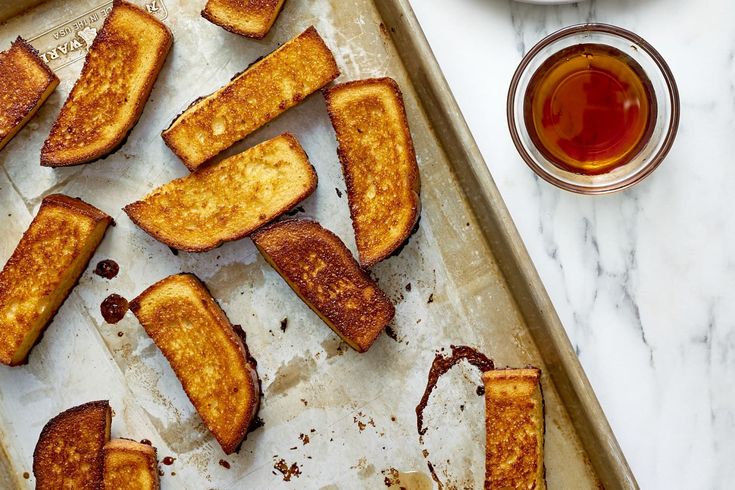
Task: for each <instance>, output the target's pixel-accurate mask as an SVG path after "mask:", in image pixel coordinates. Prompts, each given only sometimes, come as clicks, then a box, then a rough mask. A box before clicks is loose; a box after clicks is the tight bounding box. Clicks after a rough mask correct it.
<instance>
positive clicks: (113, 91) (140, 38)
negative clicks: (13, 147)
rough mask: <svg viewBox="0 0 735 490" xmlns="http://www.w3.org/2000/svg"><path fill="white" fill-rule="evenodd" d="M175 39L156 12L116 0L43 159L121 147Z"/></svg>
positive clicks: (94, 155)
mask: <svg viewBox="0 0 735 490" xmlns="http://www.w3.org/2000/svg"><path fill="white" fill-rule="evenodd" d="M172 43H173V36H172V35H171V32H170V31H169V30H168V28H167V27H166V26H165V25H163V23H161V22H160V21H159V20H158V19H156V18H155V17H154V16H153V15H151V14H149V13H147V12H145V11H144V10H143V9H141V8H139V7H136V6H134V5H131V4H129V3H127V2H124V1H122V0H115V2H114V4H113V9H112V12H110V15H109V16H108V17H107V19H106V20H105V23H104V25H103V26H102V29H101V30H100V32H99V34H97V37H96V38H95V40H94V42H93V43H92V46H91V48H90V49H89V53H88V54H87V59H86V60H85V62H84V68H82V73H81V75H80V76H79V79H78V80H77V82H76V84H75V85H74V88H72V90H71V93H70V94H69V97H68V98H67V99H66V102H65V103H64V106H63V107H62V108H61V112H60V113H59V116H58V118H57V119H56V122H55V123H54V125H53V127H52V128H51V134H49V136H48V138H47V139H46V142H45V143H44V145H43V149H42V150H41V165H44V166H48V167H62V166H67V165H79V164H82V163H89V162H91V161H94V160H97V159H98V158H100V157H103V156H105V155H107V154H109V153H111V152H112V151H114V150H116V149H117V148H118V147H119V146H120V145H121V144H122V143H123V141H124V140H125V137H126V136H127V135H128V133H129V132H130V131H131V130H132V129H133V126H135V123H136V122H138V118H139V117H140V115H141V113H142V112H143V108H144V107H145V103H146V102H147V100H148V96H149V95H150V93H151V90H152V88H153V84H154V82H155V81H156V78H157V77H158V73H159V71H160V70H161V67H162V66H163V62H164V61H165V60H166V55H167V54H168V52H169V49H170V48H171V44H172Z"/></svg>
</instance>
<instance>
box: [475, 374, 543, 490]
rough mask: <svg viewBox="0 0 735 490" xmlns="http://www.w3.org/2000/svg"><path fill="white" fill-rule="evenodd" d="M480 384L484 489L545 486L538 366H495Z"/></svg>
mask: <svg viewBox="0 0 735 490" xmlns="http://www.w3.org/2000/svg"><path fill="white" fill-rule="evenodd" d="M482 381H483V382H484V384H485V414H486V418H485V423H486V437H487V439H486V445H487V449H486V454H485V489H486V490H498V489H505V488H523V489H534V490H544V489H545V488H546V481H545V479H544V400H543V396H542V393H541V371H540V370H538V369H536V368H525V369H496V370H493V371H486V372H484V373H483V374H482Z"/></svg>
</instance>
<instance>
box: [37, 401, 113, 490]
mask: <svg viewBox="0 0 735 490" xmlns="http://www.w3.org/2000/svg"><path fill="white" fill-rule="evenodd" d="M111 417H112V413H111V410H110V404H109V403H108V402H107V400H100V401H94V402H89V403H85V404H83V405H79V406H77V407H74V408H70V409H69V410H66V411H65V412H62V413H60V414H59V415H57V416H56V417H54V418H52V419H51V420H49V422H48V423H47V424H46V426H45V427H44V428H43V430H42V431H41V435H40V436H39V438H38V443H36V449H35V451H33V475H34V476H35V477H36V489H37V490H59V489H74V490H99V489H100V488H102V473H103V470H102V467H103V458H102V448H103V447H104V445H105V444H106V443H107V441H109V440H110V420H111Z"/></svg>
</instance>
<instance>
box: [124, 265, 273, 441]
mask: <svg viewBox="0 0 735 490" xmlns="http://www.w3.org/2000/svg"><path fill="white" fill-rule="evenodd" d="M130 310H131V311H132V312H133V313H134V314H135V316H136V317H137V318H138V321H140V323H141V325H142V326H143V328H144V329H145V331H146V333H148V335H149V336H150V337H151V338H152V339H153V342H155V344H156V345H157V346H158V348H159V349H160V350H161V352H162V353H163V355H164V356H165V357H166V359H168V361H169V363H170V364H171V368H172V369H173V370H174V372H175V373H176V376H177V377H178V378H179V381H181V385H182V386H183V387H184V391H185V392H186V394H187V396H188V397H189V399H190V400H191V402H192V404H193V405H194V408H196V410H197V412H199V415H200V416H201V418H202V420H203V421H204V424H205V425H206V426H207V428H208V429H209V431H210V432H211V433H212V434H213V435H214V437H215V439H217V442H219V444H220V446H222V450H223V451H224V452H225V453H226V454H231V453H233V452H235V451H237V449H238V448H239V446H240V444H241V443H242V441H243V440H244V439H245V436H246V435H247V431H248V427H249V426H250V422H251V421H252V419H253V417H254V416H255V414H256V413H257V411H258V406H259V403H260V387H259V384H258V373H257V371H256V370H255V361H254V360H253V359H252V358H251V357H250V354H249V353H248V349H247V346H246V345H245V343H244V342H243V340H242V339H241V338H240V336H239V335H238V333H237V332H236V331H235V329H234V328H233V327H232V324H231V323H230V321H229V320H228V319H227V316H226V315H225V313H224V312H223V311H222V309H221V308H220V307H219V305H217V303H216V302H215V300H214V299H213V298H212V296H211V295H210V294H209V291H208V290H207V288H206V287H205V286H204V284H202V283H201V281H199V279H197V278H196V276H194V275H192V274H178V275H173V276H169V277H167V278H165V279H163V280H161V281H159V282H157V283H156V284H154V285H152V286H151V287H149V288H148V289H146V290H145V291H143V292H142V293H141V294H140V296H138V297H137V298H135V299H134V300H133V301H132V302H131V303H130Z"/></svg>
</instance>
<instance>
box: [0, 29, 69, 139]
mask: <svg viewBox="0 0 735 490" xmlns="http://www.w3.org/2000/svg"><path fill="white" fill-rule="evenodd" d="M0 80H1V81H2V83H0V150H1V149H2V148H3V147H4V146H5V145H6V144H8V141H10V140H11V139H13V136H15V135H16V134H18V131H20V129H21V128H22V127H23V126H25V124H26V123H27V122H28V121H29V120H30V119H31V117H33V115H34V114H35V113H36V112H37V111H38V108H39V107H41V106H42V105H43V103H44V102H45V101H46V99H47V98H48V96H49V95H51V93H52V92H53V91H54V89H55V88H56V86H57V85H58V84H59V78H58V77H57V76H56V75H55V74H54V72H52V71H51V69H50V68H49V67H48V66H47V65H46V63H44V62H43V60H42V59H41V57H40V56H38V52H37V51H36V50H35V49H34V48H33V46H31V45H30V44H28V42H26V41H25V40H24V39H23V38H21V37H18V39H16V40H15V41H13V43H12V44H11V46H10V49H8V50H7V51H3V52H2V53H0Z"/></svg>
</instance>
